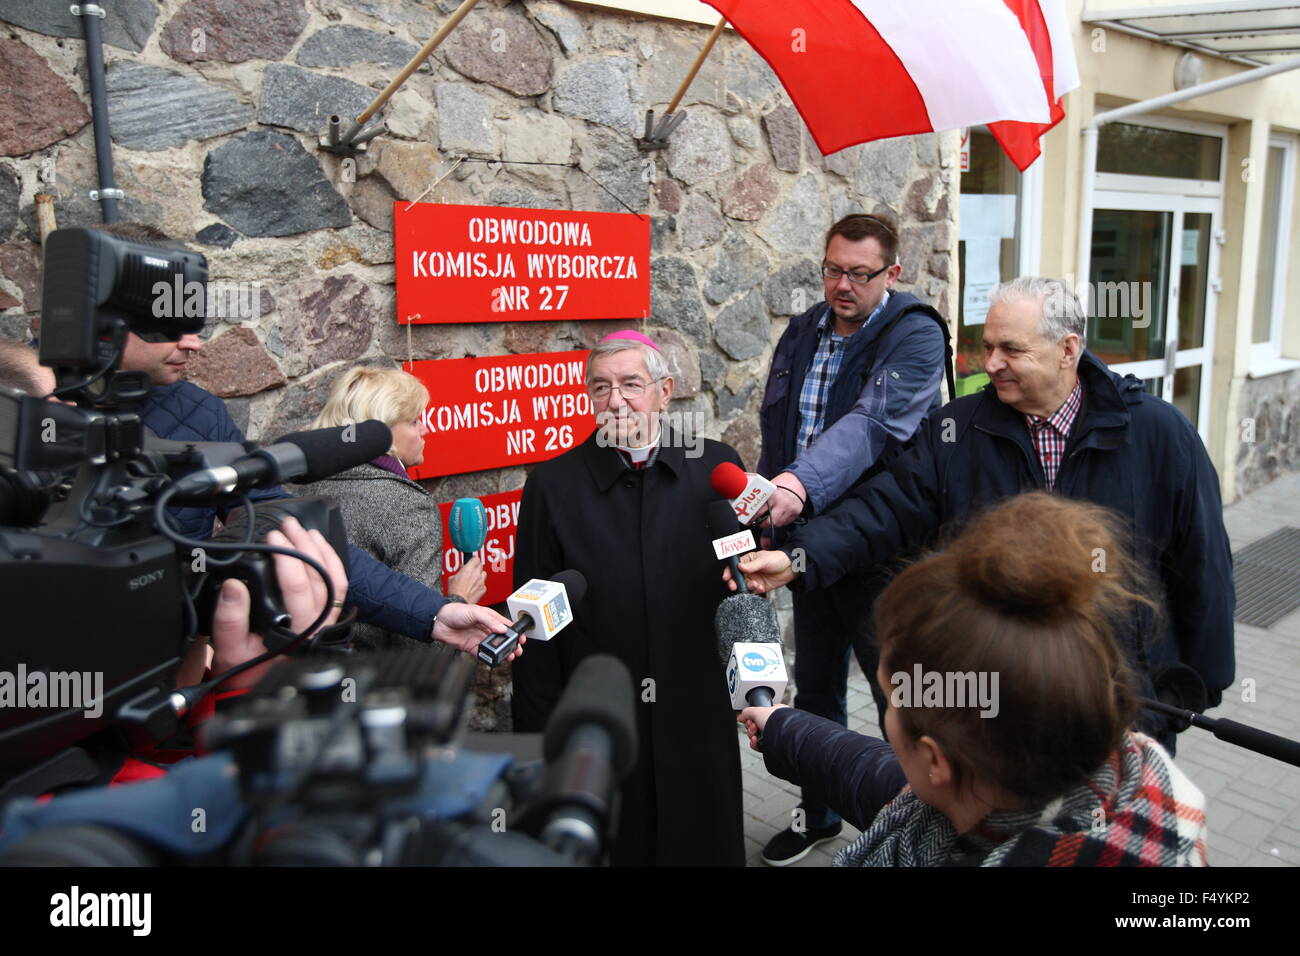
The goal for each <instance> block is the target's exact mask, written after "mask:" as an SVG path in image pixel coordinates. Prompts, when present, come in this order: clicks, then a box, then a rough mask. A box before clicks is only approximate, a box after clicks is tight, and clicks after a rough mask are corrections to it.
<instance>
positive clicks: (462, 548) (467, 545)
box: [447, 498, 487, 561]
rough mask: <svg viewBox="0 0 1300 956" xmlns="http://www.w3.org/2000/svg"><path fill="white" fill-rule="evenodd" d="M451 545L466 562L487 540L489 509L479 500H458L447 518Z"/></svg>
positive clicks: (453, 504)
mask: <svg viewBox="0 0 1300 956" xmlns="http://www.w3.org/2000/svg"><path fill="white" fill-rule="evenodd" d="M447 528H448V530H449V531H450V533H451V544H452V547H454V548H455V549H456V550H457V551H459V552H460V553H461V557H463V558H464V559H465V560H466V561H468V560H469V556H470V555H471V554H473V553H474V552H475V551H477V550H479V549H480V548H481V547H483V543H484V542H485V541H486V540H487V509H485V508H484V507H483V502H481V501H479V500H478V499H477V498H457V499H456V500H455V502H453V503H452V506H451V514H450V515H449V516H448V517H447Z"/></svg>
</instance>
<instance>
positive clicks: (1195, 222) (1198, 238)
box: [1174, 212, 1210, 422]
mask: <svg viewBox="0 0 1300 956" xmlns="http://www.w3.org/2000/svg"><path fill="white" fill-rule="evenodd" d="M1179 263H1180V267H1179V275H1180V278H1179V280H1178V290H1179V291H1178V347H1179V348H1180V349H1196V348H1200V347H1201V346H1202V345H1204V344H1205V296H1206V286H1207V281H1206V280H1207V279H1208V278H1209V268H1210V214H1209V213H1208V212H1189V213H1186V214H1184V216H1183V240H1182V248H1181V250H1180V251H1179ZM1174 387H1175V388H1177V384H1175V386H1174ZM1188 417H1189V418H1191V416H1190V415H1189V416H1188ZM1192 421H1193V422H1195V421H1196V420H1195V419H1192Z"/></svg>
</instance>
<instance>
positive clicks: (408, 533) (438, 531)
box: [293, 464, 442, 648]
mask: <svg viewBox="0 0 1300 956" xmlns="http://www.w3.org/2000/svg"><path fill="white" fill-rule="evenodd" d="M293 490H294V493H295V494H299V495H328V496H330V497H331V498H333V499H334V500H336V501H337V502H338V503H339V508H340V509H342V511H343V524H344V527H346V528H347V532H348V540H349V541H351V542H352V543H353V544H355V545H356V546H357V547H358V548H361V549H363V550H365V551H368V552H370V554H372V555H373V556H374V557H375V559H376V560H378V561H380V562H382V563H383V564H386V565H388V566H389V567H390V568H392V569H393V570H394V571H400V572H401V573H402V574H405V575H406V576H407V577H411V578H414V579H415V580H417V581H419V582H420V583H422V584H427V585H428V586H429V587H431V588H433V590H434V591H436V592H438V593H439V594H441V593H442V587H441V580H442V518H441V517H440V516H439V514H438V505H437V503H436V502H435V501H434V500H433V496H432V495H431V494H429V492H427V491H425V489H424V487H423V486H421V485H418V484H416V483H415V482H414V481H411V480H410V479H409V478H404V477H402V476H400V475H396V474H394V473H393V472H391V471H386V470H384V469H383V468H380V467H379V466H378V465H371V464H365V465H358V466H357V467H355V468H349V469H348V470H347V471H341V472H339V473H338V474H337V475H334V476H333V477H331V478H326V479H325V480H323V481H318V482H316V483H315V484H310V485H298V486H296V487H294V489H293ZM352 635H353V640H354V642H355V644H356V646H357V647H366V648H389V647H415V646H424V647H429V646H430V644H429V643H428V642H425V641H417V640H414V639H412V638H409V637H405V636H404V635H401V634H397V633H394V632H391V631H385V630H383V629H382V628H378V627H374V626H373V625H370V624H362V623H360V622H357V623H356V624H353V625H352ZM435 646H436V645H435Z"/></svg>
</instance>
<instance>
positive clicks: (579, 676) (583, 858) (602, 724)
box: [539, 575, 637, 863]
mask: <svg viewBox="0 0 1300 956" xmlns="http://www.w3.org/2000/svg"><path fill="white" fill-rule="evenodd" d="M557 577H558V575H557ZM635 707H636V695H635V693H634V692H633V689H632V675H631V674H630V673H629V672H628V669H627V667H626V666H624V664H623V662H622V661H620V660H619V659H618V658H616V657H612V656H610V655H608V654H595V655H592V656H591V657H587V658H584V659H583V660H582V662H581V663H579V664H578V666H577V667H576V668H575V669H574V671H573V676H572V677H571V678H570V679H569V684H568V686H567V687H566V688H565V689H564V694H563V695H562V696H561V697H560V702H559V703H558V704H557V705H556V708H555V711H554V713H552V714H551V718H550V720H549V721H547V723H546V733H545V736H544V737H543V739H542V745H543V751H544V753H545V756H546V761H547V770H546V776H545V779H544V781H543V785H542V793H543V797H542V799H541V801H540V806H541V807H543V808H545V812H544V822H542V824H541V827H540V833H539V836H540V838H541V840H542V842H543V843H545V844H546V845H547V846H549V847H551V848H552V849H554V850H555V851H556V852H558V853H560V854H562V855H564V856H566V857H568V858H569V859H572V860H574V861H575V862H579V863H592V862H595V861H596V860H597V859H598V858H599V856H600V852H601V848H602V846H603V843H604V836H605V834H606V832H607V831H608V827H609V821H610V819H611V817H612V815H613V803H614V798H615V795H616V793H617V791H618V785H619V784H620V783H621V782H622V780H623V779H624V778H625V777H626V776H627V775H628V773H629V772H630V771H631V769H632V767H633V765H634V764H635V763H636V758H637V734H636V710H635Z"/></svg>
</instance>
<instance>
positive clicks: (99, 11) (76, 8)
mask: <svg viewBox="0 0 1300 956" xmlns="http://www.w3.org/2000/svg"><path fill="white" fill-rule="evenodd" d="M68 9H69V10H71V11H72V15H73V16H74V17H81V16H86V17H99V19H101V20H103V19H104V18H105V17H107V16H108V11H106V10H105V9H104V8H103V7H101V6H100V5H99V4H97V3H74V4H73V5H72V6H70V7H68Z"/></svg>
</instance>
